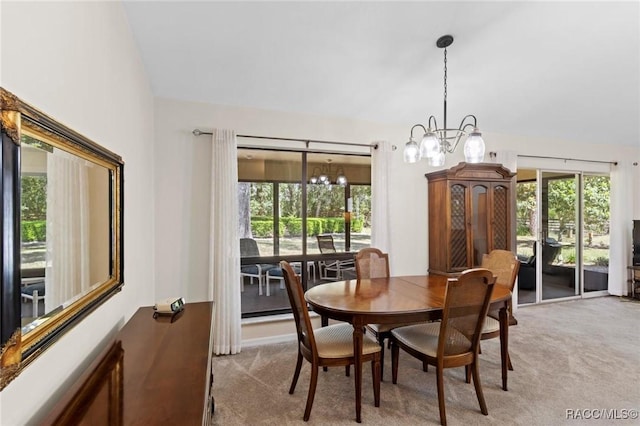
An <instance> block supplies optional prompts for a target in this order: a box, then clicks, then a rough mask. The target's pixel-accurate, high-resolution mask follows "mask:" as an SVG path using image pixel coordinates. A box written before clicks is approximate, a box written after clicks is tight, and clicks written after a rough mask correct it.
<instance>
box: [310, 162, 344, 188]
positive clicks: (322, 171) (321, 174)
mask: <svg viewBox="0 0 640 426" xmlns="http://www.w3.org/2000/svg"><path fill="white" fill-rule="evenodd" d="M335 174H336V179H335V181H333V183H335V184H336V185H340V186H346V185H347V183H348V181H347V177H346V176H345V174H344V169H343V168H342V166H338V167H337V168H336V171H335ZM331 176H332V167H331V162H330V161H328V164H326V165H325V164H323V165H322V167H314V168H313V175H311V177H310V178H309V183H310V184H314V185H331V184H332V182H331Z"/></svg>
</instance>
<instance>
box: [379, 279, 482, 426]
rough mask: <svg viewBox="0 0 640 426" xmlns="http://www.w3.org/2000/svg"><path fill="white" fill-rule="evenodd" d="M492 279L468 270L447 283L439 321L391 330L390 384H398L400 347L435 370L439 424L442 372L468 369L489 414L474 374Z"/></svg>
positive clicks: (442, 417)
mask: <svg viewBox="0 0 640 426" xmlns="http://www.w3.org/2000/svg"><path fill="white" fill-rule="evenodd" d="M494 282H495V278H494V277H493V274H492V273H491V271H489V270H488V269H482V268H477V269H470V270H466V271H464V272H463V273H462V274H461V275H460V277H458V278H457V279H456V278H451V279H449V280H448V282H447V289H446V292H445V301H444V307H443V309H442V320H441V321H439V322H432V323H424V324H416V325H410V326H407V327H400V328H395V329H393V330H392V331H391V336H392V337H391V360H392V361H391V362H392V365H393V366H392V370H393V383H394V384H396V383H397V382H398V358H399V355H400V348H402V349H403V350H404V351H405V352H407V353H408V354H409V355H411V356H413V357H415V358H417V359H419V360H421V361H422V362H423V363H425V362H426V363H427V364H431V365H433V366H435V367H436V383H437V389H438V406H439V410H440V423H441V424H442V425H446V424H447V416H446V411H445V397H444V377H443V375H444V369H445V368H452V367H462V366H467V365H468V366H470V368H471V373H472V375H473V384H474V386H475V390H476V396H477V397H478V403H479V404H480V410H481V411H482V414H484V415H485V416H486V415H488V414H489V412H488V410H487V404H486V402H485V400H484V394H483V393H482V385H481V384H480V374H479V371H478V364H479V362H478V345H479V343H480V334H481V332H482V326H483V322H484V319H485V317H486V316H487V311H488V309H489V302H490V300H491V293H492V292H493V287H494Z"/></svg>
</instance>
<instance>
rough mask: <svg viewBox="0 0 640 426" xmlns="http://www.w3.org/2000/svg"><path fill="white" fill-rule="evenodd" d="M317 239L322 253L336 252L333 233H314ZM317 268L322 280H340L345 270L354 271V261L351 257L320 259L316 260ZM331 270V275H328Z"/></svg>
mask: <svg viewBox="0 0 640 426" xmlns="http://www.w3.org/2000/svg"><path fill="white" fill-rule="evenodd" d="M316 239H317V241H318V249H319V250H320V253H322V254H331V253H336V252H337V251H336V246H335V244H334V242H333V235H331V234H318V235H316ZM318 269H319V270H320V278H321V279H323V280H327V279H329V280H331V279H333V280H341V279H343V278H344V272H345V271H353V272H355V269H356V267H355V263H354V261H353V260H352V259H349V260H330V261H324V260H321V261H319V262H318ZM330 272H332V273H333V276H331V275H329V273H330Z"/></svg>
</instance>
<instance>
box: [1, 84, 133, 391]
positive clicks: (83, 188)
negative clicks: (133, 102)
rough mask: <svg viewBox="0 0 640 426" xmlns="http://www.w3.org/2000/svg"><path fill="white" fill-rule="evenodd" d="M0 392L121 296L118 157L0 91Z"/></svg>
mask: <svg viewBox="0 0 640 426" xmlns="http://www.w3.org/2000/svg"><path fill="white" fill-rule="evenodd" d="M0 124H1V130H2V149H1V151H0V155H1V158H2V175H1V180H0V182H1V184H0V191H1V196H2V197H1V202H0V206H1V207H2V211H3V216H2V225H1V226H0V231H1V233H2V237H3V245H2V247H1V249H0V258H1V261H2V265H3V271H2V275H1V279H2V282H1V287H0V318H1V319H2V320H1V323H0V339H1V340H0V343H1V345H2V346H1V349H0V368H1V370H0V390H1V389H3V388H4V387H5V386H6V385H7V384H8V383H9V382H10V381H11V380H12V379H13V378H15V377H16V376H17V375H18V374H19V373H20V371H21V370H22V369H23V368H25V367H26V366H27V365H28V364H29V363H30V362H32V361H33V360H34V359H35V358H36V357H37V356H38V355H39V354H40V353H41V352H42V351H43V350H44V349H46V348H47V347H48V346H49V345H51V344H53V343H54V342H55V341H56V340H57V339H58V338H59V336H60V335H61V334H62V333H64V332H65V331H67V330H69V329H70V328H71V327H73V326H74V325H75V324H77V323H78V322H79V321H81V320H82V318H83V317H85V316H86V315H88V314H89V313H90V312H91V311H92V310H93V309H95V308H96V307H98V306H99V305H100V304H102V303H104V302H105V301H106V300H107V299H108V298H109V297H111V296H112V295H113V294H114V293H116V292H117V291H119V290H120V288H121V287H122V285H123V283H124V280H123V226H122V219H123V168H124V163H123V161H122V158H121V157H120V156H118V155H116V154H115V153H113V152H111V151H109V150H107V149H105V148H104V147H102V146H100V145H98V144H96V143H95V142H93V141H91V140H89V139H88V138H86V137H84V136H82V135H80V134H78V133H77V132H75V131H73V130H71V129H70V128H68V127H66V126H64V125H63V124H61V123H58V122H57V121H55V120H54V119H52V118H51V117H49V116H47V115H46V114H44V113H42V112H40V111H39V110H37V109H36V108H34V107H32V106H30V105H29V104H27V103H25V102H23V101H22V100H20V99H19V98H18V97H16V96H15V95H13V94H12V93H10V92H9V91H7V90H5V89H2V88H0Z"/></svg>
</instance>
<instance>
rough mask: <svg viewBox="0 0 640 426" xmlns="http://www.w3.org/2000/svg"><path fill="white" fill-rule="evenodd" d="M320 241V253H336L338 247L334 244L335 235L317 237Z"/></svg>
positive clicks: (319, 235)
mask: <svg viewBox="0 0 640 426" xmlns="http://www.w3.org/2000/svg"><path fill="white" fill-rule="evenodd" d="M316 239H317V240H318V248H319V249H320V253H335V252H336V246H335V245H334V244H333V235H331V234H318V235H316Z"/></svg>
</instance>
